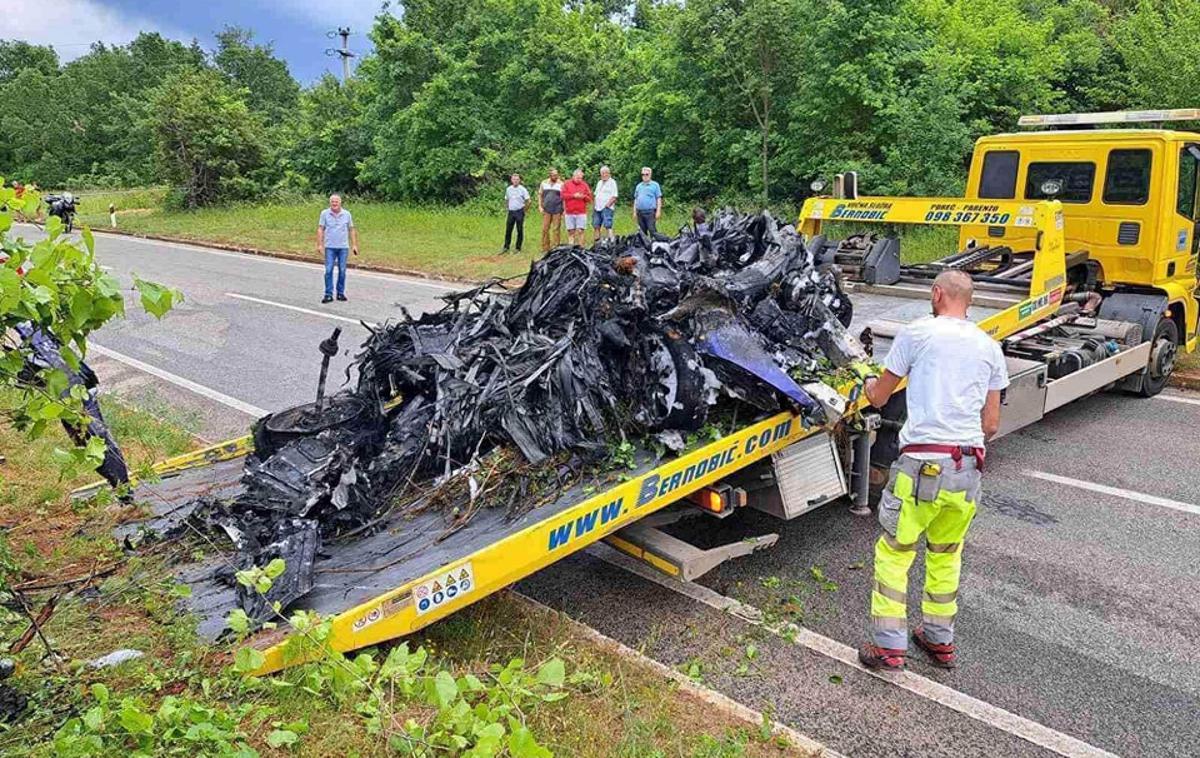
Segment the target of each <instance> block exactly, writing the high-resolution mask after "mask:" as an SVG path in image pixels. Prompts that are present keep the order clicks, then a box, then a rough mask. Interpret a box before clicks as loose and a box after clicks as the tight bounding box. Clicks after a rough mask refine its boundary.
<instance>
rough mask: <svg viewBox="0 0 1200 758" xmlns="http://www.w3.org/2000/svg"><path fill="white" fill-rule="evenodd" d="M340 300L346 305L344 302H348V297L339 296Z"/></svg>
mask: <svg viewBox="0 0 1200 758" xmlns="http://www.w3.org/2000/svg"><path fill="white" fill-rule="evenodd" d="M338 300H340V301H341V302H343V303H344V302H346V296H345V295H338Z"/></svg>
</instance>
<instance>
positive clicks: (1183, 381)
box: [1169, 369, 1200, 391]
mask: <svg viewBox="0 0 1200 758" xmlns="http://www.w3.org/2000/svg"><path fill="white" fill-rule="evenodd" d="M1169 383H1170V385H1171V386H1172V387H1178V388H1180V389H1185V390H1196V391H1200V372H1196V371H1179V370H1178V369H1176V370H1175V371H1173V372H1171V378H1170V381H1169Z"/></svg>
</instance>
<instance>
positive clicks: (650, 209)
mask: <svg viewBox="0 0 1200 758" xmlns="http://www.w3.org/2000/svg"><path fill="white" fill-rule="evenodd" d="M653 175H654V172H653V171H651V170H650V167H649V166H643V167H642V181H641V182H640V183H638V186H636V187H634V188H633V220H634V221H636V222H637V226H638V231H640V232H641V233H642V234H647V235H650V236H653V235H655V234H657V233H658V229H657V227H656V224H655V222H656V221H658V219H659V217H661V216H662V187H660V186H658V182H656V181H654V180H653V179H651V178H650V177H651V176H653Z"/></svg>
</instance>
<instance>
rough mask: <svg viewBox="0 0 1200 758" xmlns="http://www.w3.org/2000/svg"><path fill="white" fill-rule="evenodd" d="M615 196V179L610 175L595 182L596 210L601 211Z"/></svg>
mask: <svg viewBox="0 0 1200 758" xmlns="http://www.w3.org/2000/svg"><path fill="white" fill-rule="evenodd" d="M616 196H617V180H616V179H613V178H612V177H611V176H610V177H608V178H607V179H601V180H600V181H598V182H596V210H598V211H602V210H604V209H605V208H607V207H608V203H609V202H610V201H611V200H612V199H613V198H615V197H616Z"/></svg>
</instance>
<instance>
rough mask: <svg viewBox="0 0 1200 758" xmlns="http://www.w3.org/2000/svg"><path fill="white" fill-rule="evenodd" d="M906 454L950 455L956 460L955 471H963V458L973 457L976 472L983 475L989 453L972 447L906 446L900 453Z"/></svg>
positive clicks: (980, 448)
mask: <svg viewBox="0 0 1200 758" xmlns="http://www.w3.org/2000/svg"><path fill="white" fill-rule="evenodd" d="M904 453H940V454H941V455H948V456H950V458H951V459H953V460H954V470H955V471H962V462H963V458H964V457H966V456H968V455H969V456H971V457H972V458H974V459H975V470H976V471H978V472H979V473H981V474H982V473H983V459H984V458H985V457H986V456H987V451H986V450H984V449H983V448H982V447H973V446H971V445H923V444H917V445H905V446H904V448H903V449H902V450H901V451H900V454H901V455H903V454H904Z"/></svg>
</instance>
